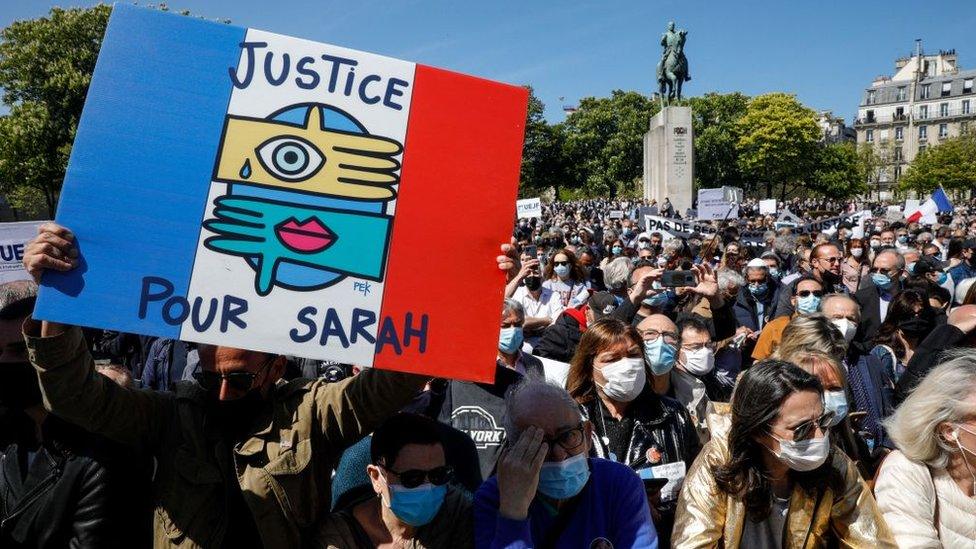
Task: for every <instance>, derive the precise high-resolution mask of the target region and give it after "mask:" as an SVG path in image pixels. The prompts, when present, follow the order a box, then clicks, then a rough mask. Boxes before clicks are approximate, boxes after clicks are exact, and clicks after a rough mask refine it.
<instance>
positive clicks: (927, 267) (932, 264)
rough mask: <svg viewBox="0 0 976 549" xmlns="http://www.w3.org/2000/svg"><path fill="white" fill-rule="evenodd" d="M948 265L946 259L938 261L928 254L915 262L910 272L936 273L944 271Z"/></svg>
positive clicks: (919, 274)
mask: <svg viewBox="0 0 976 549" xmlns="http://www.w3.org/2000/svg"><path fill="white" fill-rule="evenodd" d="M948 266H949V262H948V261H939V260H938V259H936V258H934V257H932V256H930V255H923V256H922V257H920V258H919V259H918V261H916V262H915V266H914V267H912V274H913V275H915V276H922V275H923V274H926V273H938V272H942V271H944V270H945V269H946V267H948Z"/></svg>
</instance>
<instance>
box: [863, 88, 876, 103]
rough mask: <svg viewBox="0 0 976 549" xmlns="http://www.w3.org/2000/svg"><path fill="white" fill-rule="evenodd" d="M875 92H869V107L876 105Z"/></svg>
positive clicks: (867, 101)
mask: <svg viewBox="0 0 976 549" xmlns="http://www.w3.org/2000/svg"><path fill="white" fill-rule="evenodd" d="M874 93H875V92H874V90H868V97H867V100H866V101H865V103H867V104H868V105H874Z"/></svg>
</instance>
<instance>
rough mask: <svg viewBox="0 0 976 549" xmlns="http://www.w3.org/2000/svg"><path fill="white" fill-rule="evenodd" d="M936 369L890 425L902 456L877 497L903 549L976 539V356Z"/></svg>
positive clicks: (892, 462) (892, 461)
mask: <svg viewBox="0 0 976 549" xmlns="http://www.w3.org/2000/svg"><path fill="white" fill-rule="evenodd" d="M951 356H952V358H950V360H948V361H947V362H944V363H943V364H942V365H940V366H938V367H936V368H934V369H933V370H932V371H931V372H929V373H928V375H926V376H925V379H923V380H922V382H921V383H920V384H919V385H918V387H916V388H915V390H914V391H913V392H912V393H911V395H909V397H908V398H906V399H905V401H904V402H903V403H902V404H901V406H900V407H899V408H898V409H897V411H896V412H895V413H894V415H892V416H891V418H890V419H889V420H888V421H887V422H886V425H887V427H888V434H889V435H890V436H891V439H892V440H894V442H895V445H896V446H897V447H898V450H896V451H894V452H892V453H891V454H889V455H888V458H887V459H885V461H884V463H883V464H882V465H881V471H880V473H879V474H878V482H877V484H876V485H875V488H874V491H875V494H876V495H877V498H878V505H879V507H880V509H881V512H882V513H883V514H884V516H885V519H886V520H887V522H888V524H889V525H890V526H891V529H892V533H893V534H894V536H895V539H896V540H897V541H898V545H899V546H901V547H972V544H973V540H974V539H976V499H974V496H976V351H973V350H971V349H967V350H965V351H956V352H955V353H953V354H952V355H951Z"/></svg>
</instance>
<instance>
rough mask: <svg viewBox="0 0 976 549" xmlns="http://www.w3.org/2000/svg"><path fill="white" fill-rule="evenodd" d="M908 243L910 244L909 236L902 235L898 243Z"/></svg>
mask: <svg viewBox="0 0 976 549" xmlns="http://www.w3.org/2000/svg"><path fill="white" fill-rule="evenodd" d="M907 242H908V237H907V236H905V235H901V236H899V237H898V243H899V244H905V243H907Z"/></svg>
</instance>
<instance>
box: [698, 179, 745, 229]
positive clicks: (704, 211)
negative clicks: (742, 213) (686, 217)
mask: <svg viewBox="0 0 976 549" xmlns="http://www.w3.org/2000/svg"><path fill="white" fill-rule="evenodd" d="M729 194H730V193H729V192H728V191H726V187H721V188H718V189H698V219H699V220H705V221H710V220H716V219H717V220H722V219H726V218H728V219H732V218H736V217H739V205H738V204H736V205H735V206H733V205H732V202H731V201H730V200H729V198H730V196H729ZM730 210H731V212H730Z"/></svg>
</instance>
